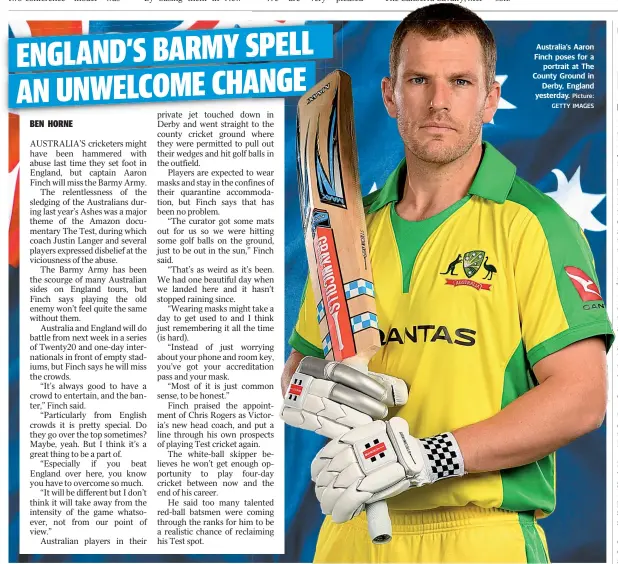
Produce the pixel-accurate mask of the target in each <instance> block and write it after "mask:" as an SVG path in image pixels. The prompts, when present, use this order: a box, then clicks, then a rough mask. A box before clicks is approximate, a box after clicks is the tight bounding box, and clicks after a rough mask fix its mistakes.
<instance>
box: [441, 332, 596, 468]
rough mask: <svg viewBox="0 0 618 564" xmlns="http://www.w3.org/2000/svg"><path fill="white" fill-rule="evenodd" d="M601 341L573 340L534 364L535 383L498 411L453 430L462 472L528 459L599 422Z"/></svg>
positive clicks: (552, 448) (575, 436) (516, 462)
mask: <svg viewBox="0 0 618 564" xmlns="http://www.w3.org/2000/svg"><path fill="white" fill-rule="evenodd" d="M605 354H606V351H605V344H604V342H603V340H602V339H601V338H598V337H593V338H589V339H585V340H583V341H579V342H576V343H573V344H572V345H569V346H567V347H565V348H564V349H562V350H560V351H558V352H555V353H553V354H551V355H549V356H547V357H545V358H544V359H542V360H540V361H539V362H538V363H537V364H536V365H535V366H534V374H535V376H536V378H537V380H538V382H539V385H538V386H536V387H535V388H533V389H532V390H530V391H528V392H526V393H525V394H524V395H522V396H521V397H519V398H517V399H516V400H515V401H513V402H512V403H510V404H509V405H507V406H506V407H505V408H504V409H503V410H502V411H500V412H499V413H497V414H496V415H494V416H493V417H490V418H489V419H485V420H484V421H480V422H478V423H474V424H472V425H469V426H467V427H462V428H461V429H457V430H456V431H453V435H454V436H455V438H456V439H457V442H458V443H459V447H460V449H461V452H462V455H463V459H464V461H465V469H466V471H467V472H470V473H472V472H490V471H494V470H500V469H503V468H512V467H515V466H522V465H524V464H528V463H530V462H534V461H536V460H539V459H541V458H543V457H544V456H547V455H548V454H550V453H552V452H554V451H556V450H557V449H558V448H560V447H561V446H564V445H565V444H567V443H569V442H571V441H573V440H575V439H576V438H578V437H580V436H581V435H584V434H586V433H588V432H590V431H593V430H594V429H597V428H598V427H599V426H600V425H601V423H602V422H603V419H604V416H605V410H606V406H607V365H606V356H605Z"/></svg>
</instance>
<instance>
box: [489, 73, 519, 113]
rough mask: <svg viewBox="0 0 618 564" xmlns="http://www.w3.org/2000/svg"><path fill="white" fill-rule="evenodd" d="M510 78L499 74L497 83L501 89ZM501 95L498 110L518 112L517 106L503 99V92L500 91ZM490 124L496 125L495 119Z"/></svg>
mask: <svg viewBox="0 0 618 564" xmlns="http://www.w3.org/2000/svg"><path fill="white" fill-rule="evenodd" d="M508 77H509V75H508V74H497V75H496V82H498V83H499V84H500V87H502V85H503V84H504V83H505V82H506V79H507V78H508ZM500 94H501V95H500V100H498V108H497V109H498V110H516V109H517V106H514V105H513V104H511V103H510V102H508V101H507V100H505V99H504V98H503V97H502V90H500ZM494 115H495V114H494ZM489 123H491V124H493V123H494V120H493V118H492V120H491V121H490V122H489Z"/></svg>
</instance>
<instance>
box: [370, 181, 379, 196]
mask: <svg viewBox="0 0 618 564" xmlns="http://www.w3.org/2000/svg"><path fill="white" fill-rule="evenodd" d="M377 189H378V186H377V185H376V183H375V182H374V183H373V186H372V187H371V190H369V192H368V193H369V194H371V193H372V192H375V191H376V190H377Z"/></svg>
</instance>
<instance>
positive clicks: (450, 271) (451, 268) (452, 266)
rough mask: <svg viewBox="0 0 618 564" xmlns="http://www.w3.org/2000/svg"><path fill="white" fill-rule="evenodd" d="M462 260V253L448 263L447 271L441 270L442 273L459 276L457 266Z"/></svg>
mask: <svg viewBox="0 0 618 564" xmlns="http://www.w3.org/2000/svg"><path fill="white" fill-rule="evenodd" d="M460 262H461V255H457V258H456V259H455V260H454V261H453V262H451V263H450V264H449V265H448V268H447V269H446V272H440V274H450V275H451V276H458V275H457V274H455V267H456V266H457V265H458V264H459V263H460Z"/></svg>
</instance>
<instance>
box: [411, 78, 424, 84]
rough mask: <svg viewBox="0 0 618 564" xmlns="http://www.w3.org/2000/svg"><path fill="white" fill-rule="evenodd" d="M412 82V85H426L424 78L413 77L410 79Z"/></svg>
mask: <svg viewBox="0 0 618 564" xmlns="http://www.w3.org/2000/svg"><path fill="white" fill-rule="evenodd" d="M410 82H411V83H412V84H424V83H425V79H424V78H423V77H422V76H413V77H412V78H411V79H410Z"/></svg>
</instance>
